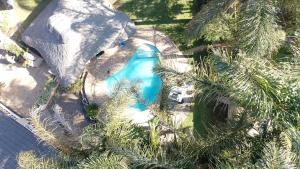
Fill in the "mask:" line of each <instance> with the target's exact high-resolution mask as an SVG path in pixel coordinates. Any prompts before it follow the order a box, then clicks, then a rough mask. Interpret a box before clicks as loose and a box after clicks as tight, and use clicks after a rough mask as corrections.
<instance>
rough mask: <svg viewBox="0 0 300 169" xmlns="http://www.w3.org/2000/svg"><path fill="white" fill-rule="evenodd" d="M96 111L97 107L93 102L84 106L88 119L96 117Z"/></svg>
mask: <svg viewBox="0 0 300 169" xmlns="http://www.w3.org/2000/svg"><path fill="white" fill-rule="evenodd" d="M98 111H99V107H98V105H97V104H95V103H92V104H89V105H88V106H87V107H86V112H87V116H88V117H89V118H90V119H95V118H96V117H97V114H98Z"/></svg>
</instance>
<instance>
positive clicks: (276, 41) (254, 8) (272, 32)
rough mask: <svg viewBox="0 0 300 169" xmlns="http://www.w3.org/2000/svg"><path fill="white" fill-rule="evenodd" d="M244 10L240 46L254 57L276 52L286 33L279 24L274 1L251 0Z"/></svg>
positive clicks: (240, 29)
mask: <svg viewBox="0 0 300 169" xmlns="http://www.w3.org/2000/svg"><path fill="white" fill-rule="evenodd" d="M242 11H243V12H242V16H241V21H240V28H239V37H240V38H241V39H240V42H239V45H240V48H241V49H243V50H244V51H246V52H247V54H249V56H253V57H254V56H265V55H270V54H272V53H273V52H276V51H277V50H278V48H279V47H280V45H281V44H282V41H283V40H284V39H285V33H284V32H283V31H281V30H280V27H279V25H278V24H277V18H276V17H277V16H276V8H275V6H274V4H273V3H272V1H264V0H249V1H248V2H247V3H246V4H245V5H244V8H242Z"/></svg>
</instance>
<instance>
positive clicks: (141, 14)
mask: <svg viewBox="0 0 300 169" xmlns="http://www.w3.org/2000/svg"><path fill="white" fill-rule="evenodd" d="M117 8H118V10H121V11H123V12H125V13H127V14H128V15H129V16H130V17H131V18H132V19H133V20H134V21H135V22H136V23H137V24H140V25H143V24H145V25H148V24H166V23H178V22H184V19H180V20H177V19H176V16H177V15H178V14H180V13H182V11H183V9H184V5H183V4H179V3H178V1H177V0H129V1H126V2H124V3H122V4H120V6H118V4H117ZM135 18H138V20H137V19H135Z"/></svg>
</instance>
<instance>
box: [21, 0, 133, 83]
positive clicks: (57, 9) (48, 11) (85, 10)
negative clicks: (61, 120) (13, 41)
mask: <svg viewBox="0 0 300 169" xmlns="http://www.w3.org/2000/svg"><path fill="white" fill-rule="evenodd" d="M107 4H108V3H107V1H105V0H100V1H99V0H76V3H75V2H74V0H53V1H52V2H50V4H49V5H48V6H47V7H46V8H45V9H44V10H43V11H42V12H41V13H40V15H39V16H38V17H37V18H36V19H35V20H34V21H33V22H32V23H31V25H30V26H29V27H28V28H27V29H26V30H25V32H24V33H23V34H22V40H23V41H24V42H25V43H26V44H27V45H29V46H30V47H32V48H34V49H36V50H37V51H38V52H39V53H40V55H41V56H42V57H43V58H44V59H45V60H46V62H47V63H48V65H49V66H50V68H51V70H52V72H54V73H55V74H56V75H57V76H58V77H59V78H60V79H61V83H62V85H64V86H68V85H70V84H71V83H73V82H74V81H75V80H76V79H77V78H78V77H79V76H80V75H81V73H82V71H83V69H84V68H85V65H86V63H87V62H88V61H89V60H90V59H92V58H93V57H95V56H96V55H97V54H98V53H100V52H101V51H105V50H106V49H108V48H111V47H113V46H115V45H117V44H118V42H119V41H120V40H126V39H128V37H130V36H132V35H133V34H134V33H135V31H136V30H135V26H134V24H133V22H131V20H130V19H129V17H128V16H127V15H125V14H124V13H122V12H119V11H115V10H113V9H112V8H111V7H109V6H110V5H107Z"/></svg>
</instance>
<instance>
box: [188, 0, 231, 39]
mask: <svg viewBox="0 0 300 169" xmlns="http://www.w3.org/2000/svg"><path fill="white" fill-rule="evenodd" d="M233 3H235V1H234V0H212V1H209V2H208V3H207V4H205V5H203V7H202V9H201V10H200V11H199V12H198V13H197V14H196V16H194V17H193V19H192V20H191V21H190V23H189V24H188V31H187V34H188V36H189V37H192V38H195V39H197V38H199V37H200V36H199V35H201V33H202V31H203V29H204V27H205V26H206V25H207V24H209V23H210V22H211V21H212V20H214V19H215V18H217V17H219V16H220V15H221V13H222V12H224V11H226V10H227V9H228V8H229V7H230V6H231V5H232V4H233Z"/></svg>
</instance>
